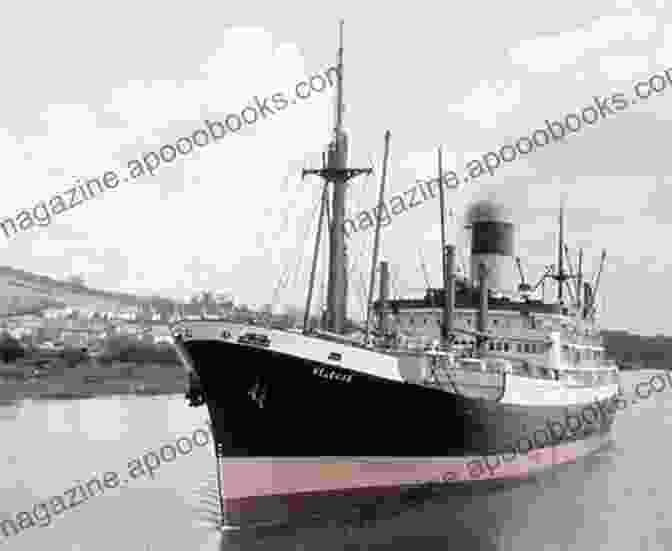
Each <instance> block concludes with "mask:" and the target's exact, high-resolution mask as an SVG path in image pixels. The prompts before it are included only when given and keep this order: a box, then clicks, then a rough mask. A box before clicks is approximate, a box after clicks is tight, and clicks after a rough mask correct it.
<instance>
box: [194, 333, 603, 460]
mask: <svg viewBox="0 0 672 551" xmlns="http://www.w3.org/2000/svg"><path fill="white" fill-rule="evenodd" d="M184 348H185V350H186V352H187V353H188V355H189V357H190V358H191V359H192V361H193V365H194V368H195V369H196V371H197V374H198V377H199V379H200V381H201V385H202V389H203V394H204V397H205V401H206V403H207V407H208V410H209V413H210V417H211V419H212V422H213V425H214V436H215V440H216V442H217V447H218V455H220V456H221V457H275V458H282V457H287V458H289V457H319V456H330V457H454V456H473V455H493V454H505V453H511V450H512V448H513V449H514V450H517V451H520V452H526V451H527V450H528V449H529V447H530V445H529V444H527V443H526V440H525V439H528V438H529V439H530V441H531V442H532V447H534V448H543V447H545V446H550V445H556V444H561V443H563V442H573V441H576V440H581V439H583V438H586V437H589V436H592V435H604V434H606V433H608V432H609V431H610V429H611V426H612V423H613V418H614V415H613V412H614V406H613V405H612V404H610V403H609V402H610V399H604V400H602V401H600V402H599V406H598V407H597V408H593V409H592V412H588V413H587V410H586V408H587V407H589V406H591V405H592V406H595V405H597V404H595V403H593V404H591V403H585V404H579V405H576V404H574V405H571V406H561V405H552V406H522V405H512V404H502V403H500V402H498V401H495V400H484V399H479V398H468V397H465V396H460V395H457V394H452V393H449V392H445V391H443V390H440V389H436V388H431V387H423V386H420V385H416V384H412V383H403V382H397V381H391V380H386V379H381V378H378V377H374V376H370V375H366V374H362V373H357V372H351V371H348V370H345V369H339V368H335V367H333V366H331V365H325V364H321V363H318V362H312V361H308V360H305V359H301V358H297V357H294V356H291V355H287V354H282V353H279V352H276V351H273V350H268V349H264V348H257V347H252V346H243V345H240V344H237V343H226V342H217V341H191V342H186V343H184ZM319 372H321V373H322V375H319V374H317V373H319ZM330 373H334V374H337V375H336V377H337V378H331V379H330V378H325V376H326V377H329V374H330ZM348 376H351V380H349V381H348V380H347V377H348ZM343 378H345V380H339V379H343ZM595 412H597V415H595ZM582 414H583V415H582ZM568 416H578V418H579V419H581V421H577V420H576V418H570V419H568ZM552 424H553V425H554V429H553V431H550V430H549V427H550V426H551V425H552ZM579 424H581V425H582V426H581V427H580V428H579V430H574V431H573V432H572V430H571V429H576V428H578V426H579ZM562 427H564V428H565V430H564V431H563V430H562ZM535 431H537V432H536V434H535ZM543 431H545V433H546V435H547V436H546V437H544V436H543V435H542V432H543ZM563 432H564V433H565V434H564V435H563V434H562V433H563ZM551 434H552V436H550V435H551ZM549 438H552V440H551V439H549Z"/></svg>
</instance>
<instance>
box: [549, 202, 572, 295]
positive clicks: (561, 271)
mask: <svg viewBox="0 0 672 551" xmlns="http://www.w3.org/2000/svg"><path fill="white" fill-rule="evenodd" d="M564 222H565V203H564V200H563V201H562V202H561V203H560V214H559V215H558V270H557V272H556V273H555V274H553V276H552V277H553V279H555V281H557V283H558V304H562V303H563V290H564V289H563V288H564V286H565V281H567V280H568V279H569V275H568V274H567V272H565V266H564V262H563V252H564V247H565V233H564Z"/></svg>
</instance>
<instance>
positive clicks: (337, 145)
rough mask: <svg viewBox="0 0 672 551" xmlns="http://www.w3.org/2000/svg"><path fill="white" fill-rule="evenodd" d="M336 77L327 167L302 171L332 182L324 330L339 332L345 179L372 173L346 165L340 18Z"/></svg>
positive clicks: (343, 301) (343, 306)
mask: <svg viewBox="0 0 672 551" xmlns="http://www.w3.org/2000/svg"><path fill="white" fill-rule="evenodd" d="M338 34H339V40H338V43H339V44H338V66H337V72H338V80H337V85H336V112H335V125H334V134H333V137H332V140H331V143H330V144H329V150H328V160H327V165H326V167H324V168H322V169H320V170H304V171H303V176H305V175H306V174H315V175H317V176H320V178H322V179H323V180H324V181H325V182H327V183H331V184H332V217H331V221H330V222H331V224H330V228H329V283H328V286H327V330H328V331H331V332H334V333H342V332H343V329H344V324H345V319H346V315H347V304H348V299H347V293H348V280H347V256H346V250H345V231H344V228H343V225H344V222H345V199H346V191H347V186H348V181H349V180H350V179H352V178H354V177H355V176H358V175H360V174H371V172H372V170H371V169H370V168H347V166H348V136H347V133H346V132H345V130H344V129H343V112H344V104H343V21H341V22H340V25H339V33H338Z"/></svg>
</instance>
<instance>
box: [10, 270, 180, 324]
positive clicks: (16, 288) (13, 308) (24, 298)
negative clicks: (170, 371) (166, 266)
mask: <svg viewBox="0 0 672 551" xmlns="http://www.w3.org/2000/svg"><path fill="white" fill-rule="evenodd" d="M172 302H173V301H171V300H170V299H163V298H160V297H142V296H136V295H132V294H127V293H119V292H113V291H103V290H99V289H92V288H90V287H87V286H85V285H80V284H78V283H73V282H68V281H61V280H58V279H55V278H52V277H48V276H41V275H37V274H34V273H31V272H26V271H24V270H18V269H16V268H11V267H9V266H0V315H6V314H9V313H18V312H25V311H31V310H35V309H40V308H45V307H57V308H58V307H64V306H69V307H72V308H78V307H87V308H91V309H95V310H98V311H115V310H118V309H120V308H133V307H142V306H146V305H149V304H153V305H156V304H158V303H161V304H164V305H167V304H169V303H172Z"/></svg>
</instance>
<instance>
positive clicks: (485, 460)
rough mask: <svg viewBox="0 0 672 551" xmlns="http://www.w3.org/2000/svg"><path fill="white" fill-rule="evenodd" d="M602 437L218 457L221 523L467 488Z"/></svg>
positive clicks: (281, 519)
mask: <svg viewBox="0 0 672 551" xmlns="http://www.w3.org/2000/svg"><path fill="white" fill-rule="evenodd" d="M608 440H609V438H608V437H607V436H600V437H594V438H590V439H586V440H582V441H578V442H571V443H564V444H562V445H559V446H554V447H550V446H549V447H547V448H542V449H537V450H532V451H530V452H529V453H528V454H519V455H518V456H513V455H508V456H507V455H503V456H502V455H499V456H486V457H483V456H480V457H479V456H474V457H460V458H433V459H428V458H369V459H367V458H348V459H341V458H295V459H285V458H282V459H271V458H245V459H241V458H237V459H230V458H225V459H221V460H220V461H221V475H222V486H223V489H222V498H223V507H224V526H225V527H229V528H247V527H255V526H260V525H264V524H284V523H288V522H292V521H294V520H299V519H307V518H311V517H314V516H316V515H319V516H321V517H322V516H329V515H330V514H331V513H332V512H333V513H335V512H336V511H337V510H340V509H341V508H344V510H345V509H350V510H352V509H353V508H354V507H356V506H357V505H363V504H367V503H386V502H387V501H388V500H389V502H390V503H392V502H395V501H398V500H400V499H402V500H403V498H404V496H405V495H408V494H409V493H412V492H413V491H417V490H418V489H419V488H420V489H421V488H438V487H441V488H446V487H449V486H452V487H454V488H458V487H462V488H466V487H468V488H471V487H472V486H473V485H474V483H479V485H480V484H482V483H487V482H491V483H492V482H497V481H503V480H516V479H517V480H520V479H525V478H528V477H529V476H531V475H534V474H536V473H539V472H542V471H544V470H547V469H549V468H551V467H553V466H555V465H562V464H566V463H573V462H575V461H576V459H577V458H578V457H581V456H584V455H588V454H590V453H592V452H594V451H596V450H597V449H599V448H600V447H602V446H603V445H604V444H605V443H606V442H607V441H608ZM442 491H443V490H442ZM402 503H403V501H402Z"/></svg>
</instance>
